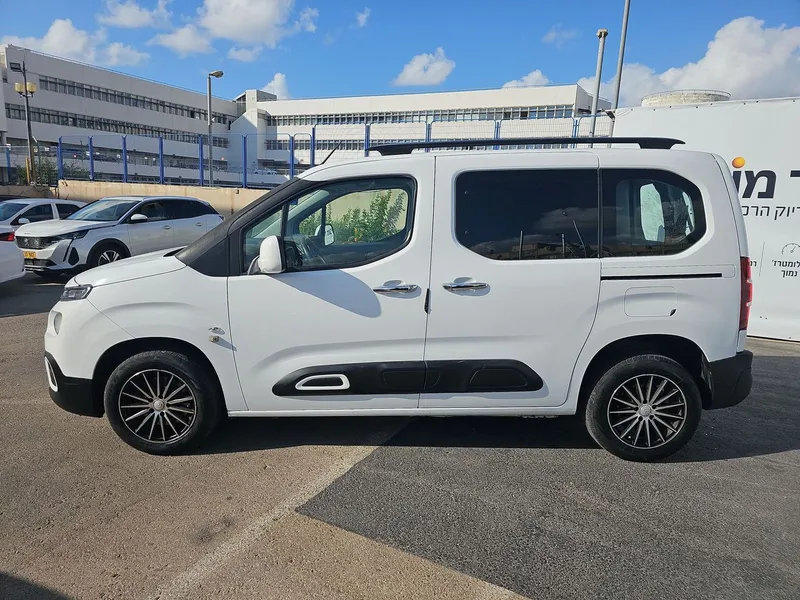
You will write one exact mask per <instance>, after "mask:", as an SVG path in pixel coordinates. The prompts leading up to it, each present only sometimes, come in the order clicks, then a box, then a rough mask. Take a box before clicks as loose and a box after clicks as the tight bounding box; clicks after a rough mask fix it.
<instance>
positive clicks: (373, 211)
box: [332, 190, 404, 243]
mask: <svg viewBox="0 0 800 600" xmlns="http://www.w3.org/2000/svg"><path fill="white" fill-rule="evenodd" d="M393 191H394V190H386V191H384V192H378V193H376V194H375V197H374V198H373V199H372V202H370V204H369V208H368V209H367V210H363V209H360V208H351V209H350V210H348V211H347V212H346V213H345V214H344V215H343V216H342V217H341V219H337V220H335V221H333V222H332V225H333V230H334V232H336V240H337V242H339V243H347V242H374V241H377V240H382V239H385V238H387V237H389V236H391V235H394V234H395V233H397V232H398V231H400V230H401V229H402V225H403V224H402V223H398V220H399V217H400V214H401V213H402V212H403V205H404V203H403V198H404V195H403V194H402V193H401V194H400V195H398V197H397V198H395V199H394V200H392V196H393Z"/></svg>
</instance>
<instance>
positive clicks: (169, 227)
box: [163, 225, 172, 229]
mask: <svg viewBox="0 0 800 600" xmlns="http://www.w3.org/2000/svg"><path fill="white" fill-rule="evenodd" d="M163 229H172V225H164V227H163Z"/></svg>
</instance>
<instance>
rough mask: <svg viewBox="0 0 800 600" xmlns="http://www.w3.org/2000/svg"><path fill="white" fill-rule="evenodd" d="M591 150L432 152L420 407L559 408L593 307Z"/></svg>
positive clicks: (596, 268) (594, 165)
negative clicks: (431, 216)
mask: <svg viewBox="0 0 800 600" xmlns="http://www.w3.org/2000/svg"><path fill="white" fill-rule="evenodd" d="M597 181H598V161H597V158H596V156H595V155H594V154H593V153H591V152H579V151H577V152H570V153H568V154H567V153H556V152H552V153H547V152H544V153H524V154H519V155H517V156H510V155H508V154H500V153H486V154H480V155H474V156H473V157H469V158H467V157H459V156H440V157H437V159H436V184H435V185H436V206H435V216H434V232H433V255H432V256H433V258H432V263H431V280H430V289H431V304H430V315H429V322H428V331H427V340H426V347H425V361H426V363H427V365H428V370H429V373H428V382H427V385H426V390H425V393H423V395H422V397H421V400H420V407H423V408H444V407H447V408H468V409H474V408H497V409H502V408H514V407H521V406H537V407H547V406H558V405H560V404H563V403H564V401H565V400H566V397H567V389H568V387H569V384H570V378H571V375H572V369H573V366H574V365H575V362H576V360H577V358H578V354H579V352H580V350H581V347H582V346H583V344H584V342H585V341H586V339H587V337H588V335H589V332H590V330H591V327H592V323H593V321H594V316H595V312H596V310H597V298H598V293H599V289H600V260H599V258H598V255H597V252H598V245H597V243H598V214H599V209H598V200H599V194H598V183H597Z"/></svg>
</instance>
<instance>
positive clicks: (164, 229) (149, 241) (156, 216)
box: [127, 200, 175, 256]
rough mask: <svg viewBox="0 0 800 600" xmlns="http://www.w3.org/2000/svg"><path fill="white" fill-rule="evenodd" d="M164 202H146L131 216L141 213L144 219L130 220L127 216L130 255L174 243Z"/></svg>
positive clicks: (168, 246) (170, 223) (171, 222)
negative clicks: (145, 218)
mask: <svg viewBox="0 0 800 600" xmlns="http://www.w3.org/2000/svg"><path fill="white" fill-rule="evenodd" d="M165 204H166V202H161V201H158V200H155V201H151V202H146V203H145V204H143V205H142V206H140V207H139V208H138V209H137V210H136V211H135V212H134V213H132V215H131V216H133V215H135V214H142V215H144V216H145V217H147V220H146V221H131V219H130V217H128V224H127V227H128V239H129V240H130V251H131V255H132V256H136V255H137V254H145V253H147V252H155V251H156V250H164V249H166V248H172V247H173V246H174V245H175V242H174V240H175V235H174V231H173V221H172V219H170V215H169V213H168V212H167V208H166V206H165Z"/></svg>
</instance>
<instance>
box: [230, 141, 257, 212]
mask: <svg viewBox="0 0 800 600" xmlns="http://www.w3.org/2000/svg"><path fill="white" fill-rule="evenodd" d="M256 135H258V134H256ZM242 187H243V188H246V187H247V134H246V133H245V134H244V135H243V136H242ZM231 214H233V213H231Z"/></svg>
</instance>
